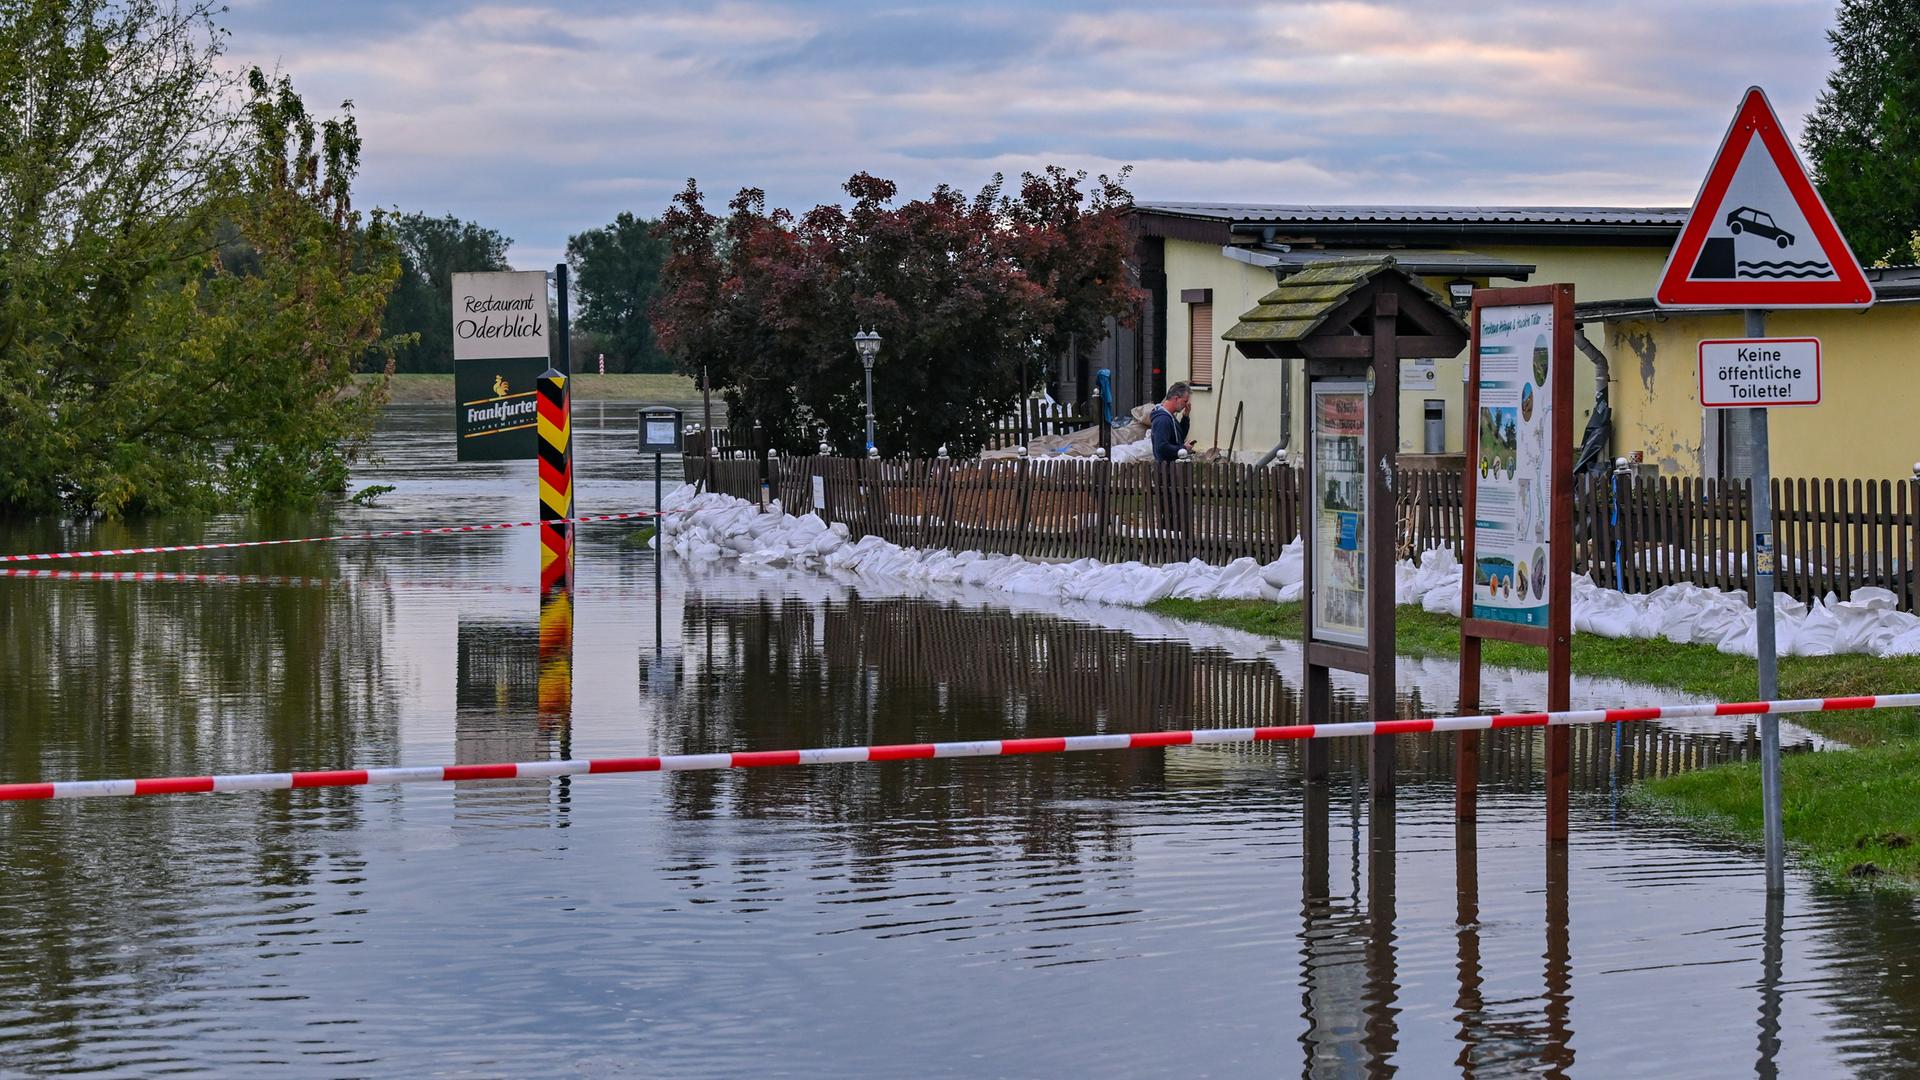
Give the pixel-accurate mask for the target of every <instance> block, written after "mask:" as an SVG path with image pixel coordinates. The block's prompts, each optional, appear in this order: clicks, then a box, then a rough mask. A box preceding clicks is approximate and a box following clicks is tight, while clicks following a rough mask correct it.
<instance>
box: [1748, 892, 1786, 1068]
mask: <svg viewBox="0 0 1920 1080" xmlns="http://www.w3.org/2000/svg"><path fill="white" fill-rule="evenodd" d="M1785 935H1786V897H1785V896H1784V895H1783V894H1781V893H1777V892H1769V893H1767V926H1766V937H1765V940H1764V941H1762V943H1761V946H1760V1058H1759V1060H1758V1061H1756V1062H1755V1063H1754V1066H1753V1071H1754V1073H1755V1075H1757V1076H1760V1077H1762V1078H1764V1080H1772V1078H1773V1077H1776V1076H1779V1075H1780V998H1781V995H1780V975H1781V967H1782V963H1781V961H1782V960H1783V958H1784V957H1783V954H1784V953H1785V951H1786V940H1785Z"/></svg>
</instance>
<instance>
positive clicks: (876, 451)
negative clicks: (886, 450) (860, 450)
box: [867, 446, 880, 460]
mask: <svg viewBox="0 0 1920 1080" xmlns="http://www.w3.org/2000/svg"><path fill="white" fill-rule="evenodd" d="M867 456H868V457H870V458H873V459H875V460H878V459H879V457H880V448H879V447H877V446H869V447H867Z"/></svg>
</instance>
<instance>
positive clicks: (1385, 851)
mask: <svg viewBox="0 0 1920 1080" xmlns="http://www.w3.org/2000/svg"><path fill="white" fill-rule="evenodd" d="M1394 818H1395V815H1394V814H1393V812H1392V811H1391V810H1388V812H1386V813H1381V812H1380V804H1379V803H1378V802H1377V801H1376V802H1375V803H1374V807H1373V812H1372V813H1371V815H1370V816H1369V818H1368V822H1367V841H1368V843H1367V993H1366V1002H1367V1004H1366V1017H1367V1035H1366V1048H1367V1064H1368V1068H1367V1071H1368V1072H1369V1073H1370V1074H1372V1075H1376V1076H1384V1075H1391V1074H1392V1073H1393V1071H1394V1065H1393V1055H1394V1054H1395V1052H1397V1051H1398V1050H1399V1049H1400V1027H1399V1022H1398V1017H1399V1015H1400V1010H1399V1009H1398V1008H1396V1007H1395V1001H1396V1000H1397V998H1398V990H1399V987H1398V984H1397V981H1396V980H1397V978H1398V971H1397V970H1396V957H1395V955H1394V936H1393V921H1394V862H1395V854H1396V851H1395V836H1394V825H1395V822H1394Z"/></svg>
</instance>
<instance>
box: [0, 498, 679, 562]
mask: <svg viewBox="0 0 1920 1080" xmlns="http://www.w3.org/2000/svg"><path fill="white" fill-rule="evenodd" d="M659 516H660V511H658V510H635V511H633V512H632V513H627V514H596V515H594V516H593V517H574V518H567V519H566V522H565V523H571V524H574V525H589V524H592V523H593V522H596V521H628V520H631V519H633V518H650V517H659ZM562 523H563V522H551V523H550V524H562ZM538 524H540V523H539V522H538V521H498V522H494V523H492V524H488V525H443V526H440V527H438V528H432V529H390V530H388V531H386V532H364V533H341V534H340V535H338V536H302V537H298V538H295V539H291V540H227V541H223V542H220V543H212V544H170V545H167V546H164V547H131V548H102V549H100V550H97V551H43V552H38V553H35V554H22V555H0V563H18V562H49V561H52V560H55V559H99V558H105V557H107V556H109V555H171V554H173V553H174V552H178V551H224V550H229V549H232V548H257V547H285V546H287V545H289V544H330V543H337V542H339V541H343V540H395V539H399V538H400V537H403V536H446V535H448V534H451V533H476V532H492V531H494V530H496V529H527V528H532V527H533V526H535V525H538Z"/></svg>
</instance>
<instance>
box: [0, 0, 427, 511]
mask: <svg viewBox="0 0 1920 1080" xmlns="http://www.w3.org/2000/svg"><path fill="white" fill-rule="evenodd" d="M217 10H219V9H216V8H215V7H214V6H213V5H212V3H210V2H209V3H189V4H178V5H176V4H173V3H158V2H155V0H36V2H33V3H6V4H0V430H5V431H6V432H7V435H8V437H7V439H5V440H4V441H0V512H35V511H46V510H51V509H54V508H56V507H59V506H61V505H63V504H65V505H73V506H77V507H80V508H82V509H86V510H91V511H96V512H104V513H124V512H132V511H158V510H168V509H175V508H192V507H205V506H211V505H215V504H219V503H223V502H231V501H236V500H240V501H251V502H262V503H264V502H301V501H306V500H309V499H312V498H314V497H316V496H317V495H319V494H321V493H323V492H325V491H329V490H334V489H337V488H338V487H340V486H341V485H342V484H343V483H344V480H345V466H346V462H347V460H348V458H349V456H350V455H351V454H352V452H353V450H354V447H355V446H356V445H357V442H358V441H359V440H360V439H363V438H364V436H365V434H366V431H367V430H368V429H369V427H370V424H371V421H372V417H373V410H374V409H375V408H376V407H377V404H378V402H379V400H380V396H381V392H382V390H383V387H380V386H376V387H374V388H373V389H372V390H371V392H368V393H365V394H362V395H360V396H358V397H351V398H348V397H344V396H343V391H344V390H345V389H346V388H347V387H348V385H349V384H350V381H351V373H352V368H353V366H354V364H355V363H356V362H357V361H358V359H359V358H360V357H361V356H362V355H364V354H365V352H366V351H367V349H368V348H369V347H371V346H374V345H375V344H376V343H377V342H379V341H380V315H381V310H382V308H383V307H384V304H385V298H386V294H387V292H388V291H389V290H390V289H391V287H392V284H393V280H394V278H395V277H396V276H397V274H398V260H397V258H396V257H395V256H394V252H393V248H392V242H391V240H390V239H389V238H388V237H387V235H386V232H385V229H384V227H383V225H382V224H381V222H380V221H379V219H378V217H377V216H376V217H375V218H374V219H373V220H371V221H363V220H362V219H361V218H360V216H359V215H357V214H356V213H355V212H354V211H353V210H352V208H351V204H350V202H349V197H348V193H349V184H350V180H351V178H352V176H353V174H354V172H355V171H356V169H357V167H358V162H359V137H358V134H357V132H356V131H355V129H354V125H353V120H352V116H351V114H350V113H348V114H347V115H345V116H344V117H343V118H340V119H335V120H328V121H326V122H324V123H316V122H315V121H314V120H312V119H311V118H310V117H308V116H307V115H306V112H305V109H304V107H303V106H302V105H301V103H300V101H299V98H298V97H297V96H296V95H295V94H294V93H293V91H292V88H291V86H290V85H289V84H288V83H287V82H286V81H285V80H284V79H283V80H280V81H279V82H278V83H272V82H269V81H268V80H267V79H266V77H265V76H264V75H262V74H261V73H259V72H258V71H255V72H253V73H252V75H251V77H250V79H249V80H248V82H247V84H245V85H239V84H237V83H236V81H235V80H234V79H233V78H232V77H230V76H229V75H227V74H225V73H224V70H223V68H222V65H221V63H220V43H221V40H222V36H221V31H220V29H219V27H218V26H217V25H215V23H214V19H213V16H214V14H215V13H216V11H217ZM223 255H228V256H231V257H233V259H234V261H235V262H236V263H243V264H244V266H243V267H241V269H244V270H245V271H246V272H244V273H242V272H237V271H236V267H235V266H230V265H228V263H227V262H226V261H224V260H223Z"/></svg>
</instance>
